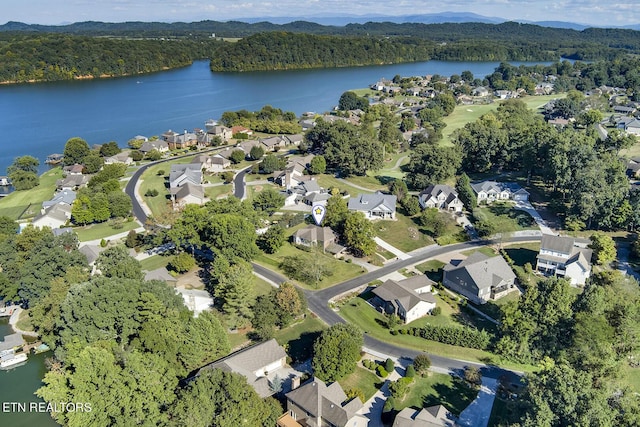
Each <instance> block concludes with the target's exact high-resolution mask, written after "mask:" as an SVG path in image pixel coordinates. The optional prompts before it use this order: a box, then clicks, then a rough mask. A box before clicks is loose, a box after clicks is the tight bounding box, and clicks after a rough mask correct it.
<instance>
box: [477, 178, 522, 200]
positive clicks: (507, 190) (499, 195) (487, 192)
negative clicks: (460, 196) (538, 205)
mask: <svg viewBox="0 0 640 427" xmlns="http://www.w3.org/2000/svg"><path fill="white" fill-rule="evenodd" d="M471 188H473V191H474V192H475V193H476V197H477V199H478V204H482V203H491V202H494V201H496V200H514V201H516V202H517V201H527V200H529V192H528V191H527V190H525V189H524V188H522V187H520V186H519V185H518V184H516V183H515V182H496V181H482V182H476V183H473V184H471Z"/></svg>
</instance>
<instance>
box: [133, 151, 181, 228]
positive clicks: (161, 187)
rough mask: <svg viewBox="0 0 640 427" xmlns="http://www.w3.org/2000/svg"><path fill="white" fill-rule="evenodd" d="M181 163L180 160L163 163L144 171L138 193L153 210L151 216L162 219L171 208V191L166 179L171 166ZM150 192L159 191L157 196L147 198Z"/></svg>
mask: <svg viewBox="0 0 640 427" xmlns="http://www.w3.org/2000/svg"><path fill="white" fill-rule="evenodd" d="M173 163H176V164H177V163H180V161H179V160H176V161H175V162H167V163H161V164H159V165H155V166H151V167H150V168H149V169H147V170H146V171H144V173H143V174H142V176H141V177H140V186H139V188H138V193H139V194H140V196H142V198H143V199H144V201H145V203H146V204H147V206H148V207H149V209H151V214H152V215H153V216H154V217H156V218H160V217H161V216H162V214H163V213H164V212H166V211H167V210H168V209H169V207H168V203H169V190H168V189H167V186H166V185H165V182H166V179H167V178H166V177H168V176H169V170H170V169H171V164H173ZM149 190H157V191H158V195H157V196H153V197H151V196H145V194H146V192H147V191H149Z"/></svg>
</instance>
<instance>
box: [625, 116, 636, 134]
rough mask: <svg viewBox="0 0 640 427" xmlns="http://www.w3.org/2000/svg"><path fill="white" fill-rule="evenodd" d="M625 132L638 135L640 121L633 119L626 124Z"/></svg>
mask: <svg viewBox="0 0 640 427" xmlns="http://www.w3.org/2000/svg"><path fill="white" fill-rule="evenodd" d="M624 130H625V132H627V133H628V134H631V135H636V136H638V135H640V120H638V119H634V120H632V121H630V122H629V123H627V124H626V126H625V128H624Z"/></svg>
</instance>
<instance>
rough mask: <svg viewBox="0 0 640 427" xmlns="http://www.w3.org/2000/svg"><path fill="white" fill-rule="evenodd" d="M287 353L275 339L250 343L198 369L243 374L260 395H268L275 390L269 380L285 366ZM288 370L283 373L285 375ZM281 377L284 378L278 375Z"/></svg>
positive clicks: (200, 370)
mask: <svg viewBox="0 0 640 427" xmlns="http://www.w3.org/2000/svg"><path fill="white" fill-rule="evenodd" d="M286 362H287V353H286V352H285V351H284V348H282V346H281V345H280V344H278V342H277V341H276V340H275V339H271V340H269V341H265V342H262V343H260V344H256V345H252V346H251V347H247V348H244V349H242V350H239V351H236V352H235V353H232V354H230V355H229V356H227V357H224V358H222V359H220V360H217V361H215V362H213V363H210V364H208V365H206V366H204V367H202V368H200V369H199V370H198V373H197V374H196V376H197V375H200V372H202V370H204V369H221V370H223V371H226V372H235V373H237V374H241V375H243V376H244V377H245V378H246V379H247V382H248V383H249V385H250V386H252V387H253V388H254V389H255V390H256V392H257V393H258V395H259V396H260V397H263V398H264V397H268V396H271V395H273V394H274V393H275V392H274V390H273V389H272V386H271V382H272V381H273V379H274V378H275V376H276V375H278V372H279V371H280V370H282V369H283V368H285V367H286ZM287 375H288V372H287V373H285V374H284V376H287ZM280 378H281V379H284V378H282V377H280Z"/></svg>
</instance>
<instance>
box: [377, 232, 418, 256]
mask: <svg viewBox="0 0 640 427" xmlns="http://www.w3.org/2000/svg"><path fill="white" fill-rule="evenodd" d="M373 240H375V242H376V244H377V245H378V246H380V247H381V248H382V249H386V250H388V251H389V252H391V253H392V254H394V255H395V256H397V257H398V259H409V258H411V255H409V254H407V253H404V252H402V251H401V250H400V249H398V248H396V247H394V246H391V245H390V244H389V243H387V242H385V241H384V240H382V239H381V238H379V237H374V238H373Z"/></svg>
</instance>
